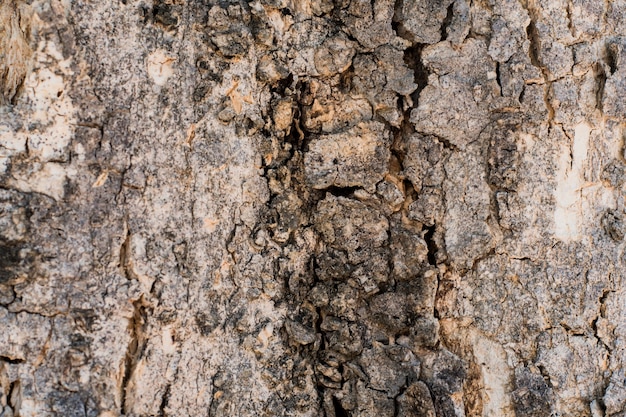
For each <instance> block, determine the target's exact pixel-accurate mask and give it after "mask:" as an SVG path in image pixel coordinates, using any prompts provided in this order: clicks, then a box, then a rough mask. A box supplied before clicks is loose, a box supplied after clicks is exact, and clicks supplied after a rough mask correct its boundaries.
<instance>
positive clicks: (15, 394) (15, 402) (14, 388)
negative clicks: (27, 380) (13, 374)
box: [3, 380, 22, 416]
mask: <svg viewBox="0 0 626 417" xmlns="http://www.w3.org/2000/svg"><path fill="white" fill-rule="evenodd" d="M21 387H22V386H21V382H20V381H19V380H18V381H13V382H11V384H10V385H9V392H8V393H7V398H8V399H9V404H10V405H11V406H12V407H13V413H14V415H15V416H19V415H20V405H21V402H22V401H21V398H19V397H20V396H21ZM3 414H4V413H3Z"/></svg>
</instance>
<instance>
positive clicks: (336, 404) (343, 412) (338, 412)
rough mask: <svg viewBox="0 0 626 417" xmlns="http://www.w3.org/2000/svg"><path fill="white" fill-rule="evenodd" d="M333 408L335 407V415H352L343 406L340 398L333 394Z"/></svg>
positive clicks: (347, 416) (336, 416) (338, 416)
mask: <svg viewBox="0 0 626 417" xmlns="http://www.w3.org/2000/svg"><path fill="white" fill-rule="evenodd" d="M333 408H334V409H335V417H350V414H348V412H347V411H346V410H344V408H343V407H342V406H341V403H340V402H339V400H338V399H337V398H336V397H335V396H333Z"/></svg>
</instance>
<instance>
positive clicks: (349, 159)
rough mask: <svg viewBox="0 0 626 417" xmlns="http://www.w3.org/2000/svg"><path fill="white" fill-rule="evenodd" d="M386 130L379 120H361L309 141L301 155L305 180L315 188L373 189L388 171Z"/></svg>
mask: <svg viewBox="0 0 626 417" xmlns="http://www.w3.org/2000/svg"><path fill="white" fill-rule="evenodd" d="M389 140H390V139H389V133H388V131H387V130H386V129H385V127H384V125H383V124H382V123H378V122H364V123H359V124H358V125H357V126H355V127H353V128H351V129H349V130H347V131H345V132H342V133H336V134H331V135H322V136H319V137H317V138H315V139H313V140H312V142H311V143H310V144H309V151H308V152H306V154H305V156H304V170H305V176H306V179H307V182H308V183H309V184H310V185H311V186H312V187H313V188H316V189H325V188H328V187H333V186H334V187H363V188H365V189H366V190H368V191H371V192H374V191H375V190H376V188H375V187H376V183H378V182H379V181H380V180H382V179H383V177H384V175H385V173H386V172H387V166H388V161H389V157H390V152H389Z"/></svg>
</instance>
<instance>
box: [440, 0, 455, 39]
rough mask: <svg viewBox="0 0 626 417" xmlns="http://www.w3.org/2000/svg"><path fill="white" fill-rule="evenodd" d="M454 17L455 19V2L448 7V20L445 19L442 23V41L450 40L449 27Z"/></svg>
mask: <svg viewBox="0 0 626 417" xmlns="http://www.w3.org/2000/svg"><path fill="white" fill-rule="evenodd" d="M453 17H454V2H452V3H450V5H449V6H448V10H447V14H446V18H445V19H443V22H442V23H441V40H442V41H445V40H446V39H448V26H450V23H451V22H452V18H453Z"/></svg>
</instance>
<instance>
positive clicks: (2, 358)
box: [0, 356, 24, 365]
mask: <svg viewBox="0 0 626 417" xmlns="http://www.w3.org/2000/svg"><path fill="white" fill-rule="evenodd" d="M0 361H2V362H6V363H10V364H12V365H17V364H20V363H24V359H19V358H10V357H8V356H0Z"/></svg>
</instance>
